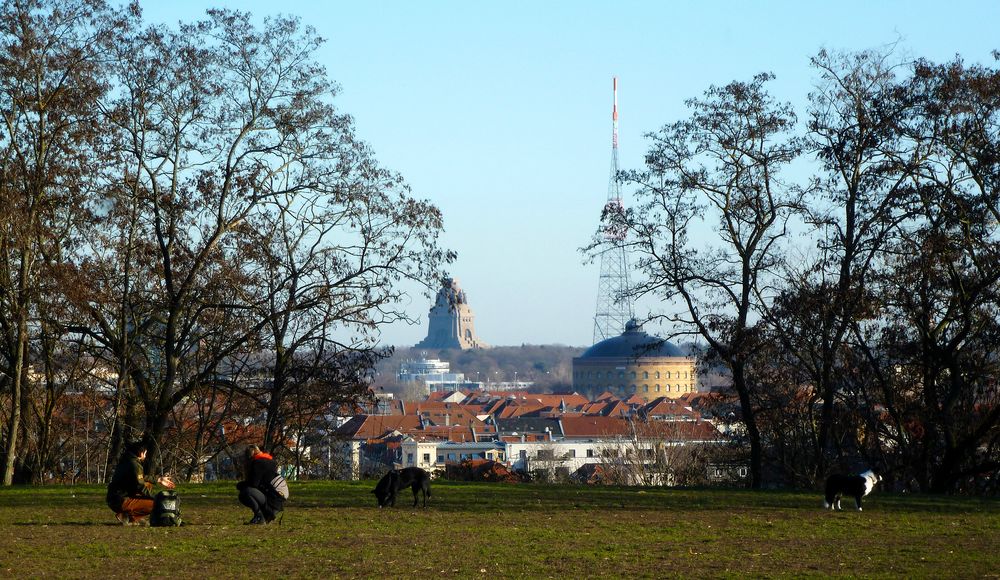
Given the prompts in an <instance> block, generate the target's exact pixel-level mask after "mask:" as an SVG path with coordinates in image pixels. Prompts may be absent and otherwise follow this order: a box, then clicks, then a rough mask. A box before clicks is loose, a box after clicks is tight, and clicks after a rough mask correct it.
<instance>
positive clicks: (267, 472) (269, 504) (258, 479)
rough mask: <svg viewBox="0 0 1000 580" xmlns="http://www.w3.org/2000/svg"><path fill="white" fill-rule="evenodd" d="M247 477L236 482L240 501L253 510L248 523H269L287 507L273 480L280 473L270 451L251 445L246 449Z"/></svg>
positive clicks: (245, 470) (245, 471)
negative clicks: (265, 451)
mask: <svg viewBox="0 0 1000 580" xmlns="http://www.w3.org/2000/svg"><path fill="white" fill-rule="evenodd" d="M245 459H246V464H245V469H244V473H245V479H244V480H243V481H241V482H239V483H237V484H236V489H238V490H240V496H239V500H240V503H241V504H243V505H245V506H247V507H248V508H250V509H251V510H253V517H252V518H251V519H250V521H248V522H246V523H247V524H269V523H271V522H272V521H274V519H275V518H276V517H277V516H278V514H280V513H281V511H282V510H283V509H284V507H285V499H284V498H283V497H281V495H280V494H279V493H278V492H277V491H275V489H274V487H273V486H272V485H271V481H272V480H273V479H274V478H275V476H277V475H278V464H277V462H276V461H275V460H274V457H272V456H271V454H269V453H264V452H263V451H261V450H260V447H257V446H256V445H250V446H249V447H247V451H246V458H245Z"/></svg>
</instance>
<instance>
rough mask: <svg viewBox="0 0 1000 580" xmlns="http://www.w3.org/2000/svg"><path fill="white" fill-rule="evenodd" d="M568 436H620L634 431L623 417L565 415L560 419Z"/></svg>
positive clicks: (576, 437) (564, 433)
mask: <svg viewBox="0 0 1000 580" xmlns="http://www.w3.org/2000/svg"><path fill="white" fill-rule="evenodd" d="M559 423H560V425H562V431H563V436H564V437H566V438H571V439H572V438H575V439H583V438H594V437H618V436H626V435H629V434H631V433H632V429H631V428H630V427H629V424H628V421H626V420H625V419H622V418H621V417H600V416H593V415H585V416H583V417H564V418H563V419H562V420H560V421H559Z"/></svg>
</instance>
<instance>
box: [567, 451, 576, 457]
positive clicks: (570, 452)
mask: <svg viewBox="0 0 1000 580" xmlns="http://www.w3.org/2000/svg"><path fill="white" fill-rule="evenodd" d="M566 457H569V458H570V459H573V458H574V457H576V449H570V450H569V451H567V452H566Z"/></svg>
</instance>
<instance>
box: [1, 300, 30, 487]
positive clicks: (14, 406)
mask: <svg viewBox="0 0 1000 580" xmlns="http://www.w3.org/2000/svg"><path fill="white" fill-rule="evenodd" d="M27 344H28V322H27V320H26V316H25V314H24V312H23V311H22V312H21V316H20V317H19V319H18V321H17V341H16V346H15V349H16V352H17V354H16V356H15V357H14V369H13V372H14V376H13V377H11V378H12V379H13V381H12V385H13V386H12V389H13V390H12V392H11V405H10V408H11V411H10V422H9V423H8V425H7V449H6V451H7V460H6V462H5V465H4V470H3V484H4V485H6V486H9V485H12V484H13V483H14V460H15V458H16V457H17V435H18V433H19V432H20V430H21V429H20V427H21V391H22V390H23V383H22V381H23V380H24V377H25V375H26V373H25V372H24V371H25V369H24V367H25V360H24V358H25V356H26V355H27V354H28V349H27Z"/></svg>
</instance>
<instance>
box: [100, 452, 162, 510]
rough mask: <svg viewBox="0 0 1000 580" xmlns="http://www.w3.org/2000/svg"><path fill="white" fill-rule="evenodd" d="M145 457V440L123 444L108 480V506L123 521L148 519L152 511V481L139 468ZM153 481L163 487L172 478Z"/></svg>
mask: <svg viewBox="0 0 1000 580" xmlns="http://www.w3.org/2000/svg"><path fill="white" fill-rule="evenodd" d="M145 460H146V444H145V443H143V442H142V441H141V440H140V441H134V442H132V443H128V444H126V445H125V450H124V451H123V452H122V457H121V459H120V460H119V461H118V465H117V466H116V467H115V472H114V475H112V476H111V481H110V482H109V483H108V495H107V497H106V501H107V503H108V507H109V508H111V511H113V512H115V518H117V519H118V521H119V522H121V523H122V524H124V525H138V524H142V523H144V522H148V521H149V520H148V519H147V518H148V517H149V514H151V513H153V495H152V490H153V483H152V482H149V481H146V479H145V477H144V475H143V472H142V462H143V461H145ZM156 482H157V483H158V484H160V485H162V486H163V487H165V488H167V489H173V488H174V482H173V481H171V480H170V478H169V477H166V476H163V477H159V478H157V480H156Z"/></svg>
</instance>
